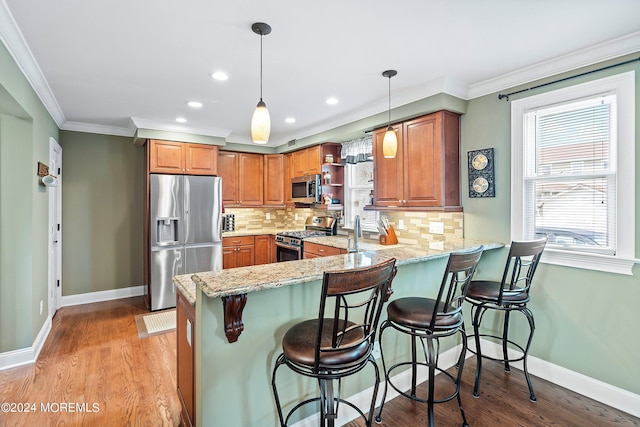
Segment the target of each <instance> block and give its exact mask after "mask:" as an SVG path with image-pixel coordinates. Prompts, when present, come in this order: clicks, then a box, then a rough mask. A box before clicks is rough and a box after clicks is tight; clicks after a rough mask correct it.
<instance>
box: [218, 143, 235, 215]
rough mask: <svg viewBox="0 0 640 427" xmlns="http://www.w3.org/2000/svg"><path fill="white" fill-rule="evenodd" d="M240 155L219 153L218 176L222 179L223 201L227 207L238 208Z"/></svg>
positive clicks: (229, 152) (226, 152)
mask: <svg viewBox="0 0 640 427" xmlns="http://www.w3.org/2000/svg"><path fill="white" fill-rule="evenodd" d="M238 155H239V153H234V152H231V151H220V152H219V153H218V176H219V177H221V178H222V201H223V202H224V204H225V206H237V205H238V204H239V203H240V198H239V196H238Z"/></svg>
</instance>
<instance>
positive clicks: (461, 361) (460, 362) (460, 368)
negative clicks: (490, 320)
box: [456, 329, 469, 427]
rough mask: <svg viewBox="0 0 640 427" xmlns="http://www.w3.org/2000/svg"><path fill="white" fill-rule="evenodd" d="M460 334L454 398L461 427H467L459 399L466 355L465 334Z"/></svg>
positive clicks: (463, 332)
mask: <svg viewBox="0 0 640 427" xmlns="http://www.w3.org/2000/svg"><path fill="white" fill-rule="evenodd" d="M460 334H461V335H462V350H460V356H459V357H458V363H457V367H458V376H457V378H456V393H458V395H457V396H456V397H457V398H458V407H459V408H460V414H461V415H462V425H463V427H468V426H469V423H468V422H467V417H466V416H465V414H464V409H463V408H462V398H461V397H460V384H462V371H463V369H464V359H465V356H466V354H467V333H466V332H465V331H464V329H461V330H460Z"/></svg>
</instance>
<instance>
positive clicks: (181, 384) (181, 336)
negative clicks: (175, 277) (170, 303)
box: [176, 291, 196, 427]
mask: <svg viewBox="0 0 640 427" xmlns="http://www.w3.org/2000/svg"><path fill="white" fill-rule="evenodd" d="M195 336H196V331H195V307H194V306H193V305H191V304H190V303H189V301H187V299H186V298H185V297H184V296H183V295H182V293H181V292H180V291H177V292H176V346H177V377H178V381H177V383H178V384H177V386H178V397H179V398H180V404H181V406H182V411H181V413H180V417H181V418H182V425H184V426H189V427H190V426H194V425H195V424H196V420H195V403H196V399H195V372H194V370H195V366H196V365H195V344H196V342H195Z"/></svg>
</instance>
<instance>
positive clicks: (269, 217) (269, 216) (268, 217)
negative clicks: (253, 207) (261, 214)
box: [266, 212, 271, 220]
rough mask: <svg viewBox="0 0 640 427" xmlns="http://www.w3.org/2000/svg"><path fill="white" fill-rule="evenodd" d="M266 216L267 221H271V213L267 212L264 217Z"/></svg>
mask: <svg viewBox="0 0 640 427" xmlns="http://www.w3.org/2000/svg"><path fill="white" fill-rule="evenodd" d="M266 216H267V220H270V219H271V213H269V212H267V215H266Z"/></svg>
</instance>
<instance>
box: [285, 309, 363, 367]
mask: <svg viewBox="0 0 640 427" xmlns="http://www.w3.org/2000/svg"><path fill="white" fill-rule="evenodd" d="M343 323H344V322H341V324H340V325H339V327H338V328H339V329H341V328H342V324H343ZM355 325H356V324H355V323H353V322H347V328H346V329H347V330H348V328H349V327H353V326H355ZM322 331H323V334H322V338H321V340H320V346H321V347H324V348H330V347H331V339H332V337H333V334H332V331H333V319H325V320H324V325H323V326H322ZM317 333H318V319H313V320H307V321H304V322H301V323H298V324H297V325H294V326H292V327H291V328H290V329H289V330H288V331H287V333H286V334H285V335H284V338H282V351H283V353H284V355H285V356H286V357H287V359H289V361H290V362H292V363H296V364H298V365H305V366H309V367H313V366H314V364H315V362H316V360H315V353H316V334H317ZM363 338H364V335H363V333H362V329H360V328H358V329H352V330H350V331H348V332H347V333H346V334H345V335H344V337H343V338H342V345H343V346H344V347H345V349H344V350H343V349H337V350H335V351H331V352H322V353H320V360H319V362H318V366H319V367H320V368H336V367H339V368H344V367H347V366H350V365H354V364H359V363H362V361H363V360H366V358H367V357H368V356H369V353H368V351H369V343H368V342H367V341H363ZM352 344H357V345H356V346H355V347H351V345H352Z"/></svg>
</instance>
